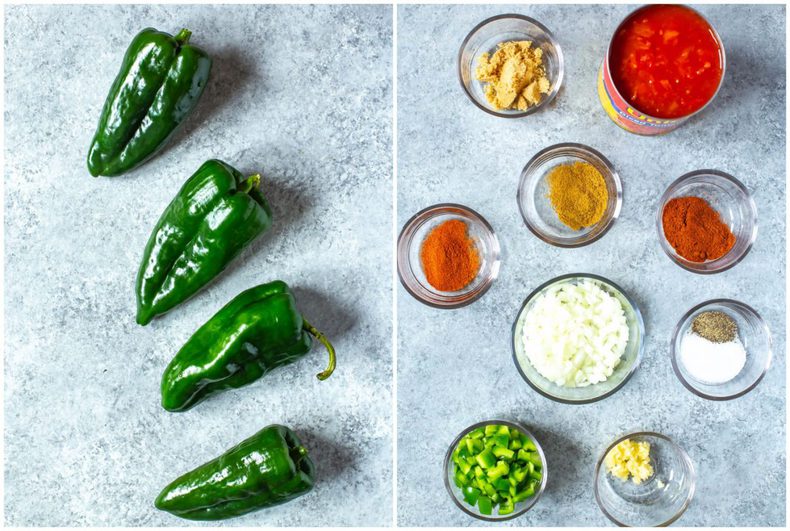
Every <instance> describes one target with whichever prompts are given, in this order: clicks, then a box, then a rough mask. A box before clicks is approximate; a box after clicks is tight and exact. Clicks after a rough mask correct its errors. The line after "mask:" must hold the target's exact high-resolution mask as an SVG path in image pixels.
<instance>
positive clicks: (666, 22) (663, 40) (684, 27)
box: [609, 4, 724, 119]
mask: <svg viewBox="0 0 790 531" xmlns="http://www.w3.org/2000/svg"><path fill="white" fill-rule="evenodd" d="M722 55H723V54H722V50H721V49H720V46H719V41H718V39H717V38H716V36H715V33H714V31H713V29H712V28H711V26H710V24H708V22H707V21H706V20H705V19H704V18H702V17H701V16H700V15H699V14H698V13H697V12H696V11H694V10H692V9H690V8H688V7H685V6H682V5H660V4H659V5H649V6H646V7H643V8H641V9H639V10H638V11H636V12H635V13H634V14H632V15H631V16H630V17H629V18H627V19H626V20H625V22H623V24H622V25H621V26H620V29H619V31H618V32H617V33H616V34H615V36H614V37H613V39H612V44H611V48H610V56H609V65H610V71H611V74H612V80H613V82H614V84H615V86H616V87H617V89H618V90H619V91H620V94H622V95H623V96H624V97H626V98H627V99H628V103H630V104H631V105H632V106H633V107H634V108H635V109H637V110H639V111H641V112H643V113H645V114H647V115H650V116H653V117H655V118H665V119H667V118H679V117H681V116H688V115H689V114H693V113H694V112H696V111H698V110H699V109H701V108H702V107H704V106H705V104H706V103H708V101H710V99H711V98H713V96H714V94H716V90H717V89H718V87H719V83H720V82H721V77H722V74H723V70H724V68H723V64H722Z"/></svg>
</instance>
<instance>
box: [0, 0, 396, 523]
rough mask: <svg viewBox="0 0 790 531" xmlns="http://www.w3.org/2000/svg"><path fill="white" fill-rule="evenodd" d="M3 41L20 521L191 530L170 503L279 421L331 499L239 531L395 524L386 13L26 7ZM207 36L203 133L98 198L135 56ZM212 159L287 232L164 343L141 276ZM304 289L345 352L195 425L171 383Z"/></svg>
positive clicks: (264, 385)
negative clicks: (329, 368)
mask: <svg viewBox="0 0 790 531" xmlns="http://www.w3.org/2000/svg"><path fill="white" fill-rule="evenodd" d="M5 13H6V15H5V16H6V30H5V31H6V33H5V46H6V48H5V53H6V63H5V86H6V95H5V97H6V100H5V139H6V144H5V148H6V151H5V161H6V170H5V176H4V177H5V272H6V282H5V318H6V321H5V373H4V374H5V389H4V398H5V463H4V466H5V523H6V525H13V526H40V525H46V526H63V525H75V526H83V525H90V526H110V525H112V526H138V525H146V526H159V525H166V526H174V525H190V523H189V522H188V521H184V520H180V519H178V518H175V517H173V516H170V515H169V514H166V513H162V512H158V511H156V510H155V509H154V508H153V506H152V503H153V500H154V498H155V497H156V495H157V494H158V493H159V490H160V489H161V488H162V487H163V486H164V485H165V484H167V483H168V482H169V481H170V480H172V479H174V478H175V477H176V476H177V475H179V474H181V473H182V472H186V471H187V470H189V469H191V468H193V467H194V466H196V465H199V464H201V463H202V462H204V461H206V460H208V459H210V458H213V457H214V456H216V455H218V454H219V453H221V452H223V451H224V450H226V449H227V448H229V447H230V446H232V445H234V444H235V443H237V442H239V441H241V440H242V439H244V438H246V437H248V436H249V435H252V434H253V433H255V432H256V431H257V430H258V429H260V428H262V427H263V426H265V425H268V424H271V423H275V422H276V423H284V424H287V425H290V426H292V427H293V428H294V429H296V430H297V432H298V433H300V434H302V435H303V438H304V439H305V440H306V443H307V446H308V447H309V449H310V450H311V453H312V455H313V457H314V459H315V461H316V464H317V468H318V481H317V484H316V487H315V489H314V491H313V492H311V493H310V494H308V495H306V496H304V497H303V498H300V499H298V500H295V501H293V502H291V503H289V504H287V505H283V506H279V507H276V508H272V509H270V510H266V511H261V512H257V513H253V514H250V515H247V516H245V517H242V518H237V519H235V520H229V521H227V522H226V524H227V525H247V526H288V525H300V526H319V525H337V526H341V525H365V526H373V525H389V524H390V523H391V521H392V514H391V513H392V511H391V507H392V505H391V503H392V489H391V486H392V478H391V469H392V467H391V462H392V453H391V450H392V445H391V440H392V434H391V415H390V412H391V348H390V347H391V333H392V325H391V307H392V303H391V300H392V298H391V297H392V282H391V274H390V263H391V258H392V255H391V246H390V244H391V242H390V234H391V213H392V210H391V208H392V205H391V203H392V202H391V183H392V178H391V169H392V165H391V122H392V120H391V101H392V97H391V82H390V81H391V57H392V48H391V46H392V20H391V18H392V16H391V13H392V8H391V7H390V6H374V7H371V6H318V7H315V6H297V7H293V6H209V5H205V6H177V5H171V6H109V7H100V6H92V7H87V6H81V7H80V6H76V7H75V6H62V7H52V6H37V7H26V6H13V7H7V8H6V11H5ZM149 25H150V26H154V27H156V28H159V29H162V30H166V31H170V32H175V31H177V30H178V29H179V28H181V27H188V28H190V29H191V30H192V31H193V37H192V41H193V42H194V43H195V44H196V45H199V46H202V47H204V48H205V49H206V50H207V51H208V52H209V53H210V54H211V55H212V56H213V58H214V61H215V62H214V71H213V73H212V78H211V81H210V83H209V86H208V88H207V90H206V93H205V94H204V96H203V100H202V101H201V102H200V104H199V106H198V109H197V110H196V114H195V115H193V116H192V117H191V118H190V119H189V120H188V122H187V123H186V124H184V128H183V129H182V130H181V131H180V132H179V133H177V135H176V138H175V140H174V141H173V142H172V143H171V144H170V147H168V148H167V149H166V151H165V152H164V153H163V154H162V155H161V156H159V157H157V158H156V159H154V160H152V161H151V162H149V163H148V164H146V165H144V166H142V167H141V168H139V169H138V170H136V171H134V172H133V173H131V174H129V175H126V176H121V177H117V178H114V179H107V178H99V179H94V178H92V177H91V176H90V175H89V174H88V171H87V169H86V167H85V156H86V153H87V149H88V145H89V142H90V140H91V137H92V135H93V132H94V129H95V127H96V122H97V119H98V116H99V112H100V110H101V106H102V103H103V101H104V98H105V95H106V93H107V90H108V88H109V86H110V84H111V82H112V79H113V78H114V76H115V74H116V72H117V69H118V66H119V63H120V60H121V57H122V56H123V53H124V51H125V49H126V46H127V44H128V43H129V41H130V40H131V38H132V37H133V36H134V34H135V33H136V32H137V31H139V30H140V29H142V28H143V27H146V26H149ZM211 157H218V158H222V159H224V160H226V161H227V162H229V163H231V164H233V165H235V166H236V167H238V168H239V169H240V170H242V171H243V172H244V173H252V172H258V171H260V172H262V173H263V174H264V176H265V178H264V184H263V189H264V192H265V193H266V195H267V196H268V198H269V199H270V201H271V203H272V205H273V209H274V217H275V222H274V223H275V225H274V227H273V229H272V230H271V232H270V233H268V234H266V235H265V236H263V237H262V238H261V239H260V240H259V241H257V242H256V243H255V244H254V245H252V247H251V248H250V249H248V250H247V251H246V252H245V253H244V254H243V256H242V257H241V258H240V259H239V260H238V261H237V262H236V263H235V264H233V265H232V266H231V267H230V268H229V270H228V271H226V273H225V274H224V275H222V276H221V277H220V278H219V279H218V280H217V281H216V282H215V283H214V284H212V285H211V286H210V287H209V288H208V289H206V290H205V291H203V292H202V293H200V294H199V295H198V296H196V297H195V298H194V299H192V300H191V301H190V302H188V303H187V304H184V305H183V306H181V307H179V308H177V309H176V310H174V311H173V312H172V313H171V314H169V315H167V316H165V317H163V318H160V319H157V320H155V322H153V323H152V324H151V325H149V326H148V327H145V328H143V327H140V326H138V325H136V324H135V323H134V312H135V299H134V278H135V274H136V272H137V266H138V263H139V260H140V256H141V253H142V251H143V247H144V245H145V242H146V240H147V238H148V235H149V233H150V231H151V228H152V226H153V224H154V223H155V221H156V219H157V218H158V216H159V215H160V213H161V212H162V210H163V208H164V207H165V205H167V203H168V202H169V201H170V200H171V198H172V197H173V195H174V194H175V192H176V191H177V190H178V188H179V187H180V186H181V184H182V183H183V181H184V180H185V179H186V178H187V177H189V175H191V173H192V172H193V171H194V170H196V169H197V168H198V166H199V165H200V164H201V163H202V162H203V161H204V160H206V159H208V158H211ZM275 278H282V279H283V280H286V281H287V282H289V283H290V284H291V285H292V286H293V288H294V290H295V291H296V297H297V302H298V304H299V305H300V307H301V309H302V310H303V312H304V313H305V315H307V316H308V318H309V319H310V320H311V321H312V322H313V324H315V325H316V326H317V327H319V328H322V329H323V330H324V331H325V332H326V333H327V335H328V336H329V337H330V338H331V339H332V340H333V341H334V343H335V346H336V347H337V351H338V356H339V360H338V368H337V372H336V373H335V375H334V376H332V378H330V379H329V380H327V381H325V382H319V381H318V380H317V379H316V378H315V374H316V373H317V372H319V371H320V370H321V369H322V368H323V367H324V364H325V362H326V357H325V353H324V352H323V351H322V349H320V348H316V349H315V350H314V351H313V352H312V353H310V354H309V355H308V356H306V357H305V358H303V359H302V360H300V361H299V362H298V363H296V364H294V365H291V366H289V367H286V368H282V369H279V370H278V371H276V372H274V373H272V374H270V375H268V376H267V377H266V378H265V379H263V380H261V381H259V382H257V383H256V384H254V385H251V386H248V387H246V388H243V389H240V390H235V391H230V392H226V393H224V394H223V395H220V396H217V397H215V398H213V399H211V400H209V401H207V402H205V403H203V404H201V405H199V406H198V407H196V408H195V409H193V410H191V411H189V412H187V413H183V414H172V413H167V412H165V411H164V410H163V409H162V408H161V407H160V406H159V381H160V377H161V374H162V371H163V369H164V368H165V366H166V364H167V363H168V361H169V360H170V358H171V357H172V355H173V354H174V353H175V352H176V351H177V349H178V348H179V347H180V345H181V344H182V343H183V342H184V341H185V340H186V339H187V338H188V337H189V335H190V334H191V333H192V332H193V331H194V330H195V329H196V328H197V327H198V326H199V325H200V324H202V323H203V322H204V321H205V320H206V319H208V318H209V317H210V316H211V315H212V314H213V313H214V312H215V311H216V310H218V309H219V308H220V307H221V306H222V305H223V304H224V303H225V302H227V301H228V300H230V298H232V297H233V296H235V295H236V294H237V293H239V292H240V291H242V290H244V289H246V288H248V287H250V286H253V285H255V284H259V283H261V282H265V281H268V280H272V279H275Z"/></svg>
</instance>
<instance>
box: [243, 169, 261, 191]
mask: <svg viewBox="0 0 790 531" xmlns="http://www.w3.org/2000/svg"><path fill="white" fill-rule="evenodd" d="M260 185H261V174H260V173H256V174H255V175H250V176H249V177H247V178H246V179H244V180H243V181H241V182H240V183H239V186H238V191H239V192H241V193H242V194H248V193H250V190H252V189H253V188H258V186H260Z"/></svg>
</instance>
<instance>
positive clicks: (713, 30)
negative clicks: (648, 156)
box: [604, 4, 727, 136]
mask: <svg viewBox="0 0 790 531" xmlns="http://www.w3.org/2000/svg"><path fill="white" fill-rule="evenodd" d="M653 5H656V4H645V5H642V6H639V7H637V8H636V9H634V10H633V11H631V12H630V13H628V14H627V15H626V16H625V17H624V18H623V20H621V21H620V23H619V24H618V25H617V28H615V30H614V32H613V33H612V37H611V38H610V39H609V44H607V45H606V55H605V56H604V61H606V64H607V67H609V71H610V72H611V65H610V64H609V58H610V57H611V55H612V41H614V36H615V35H617V33H618V32H619V31H620V28H622V27H623V25H624V24H625V23H626V22H628V20H629V19H630V18H631V17H633V16H634V15H636V14H637V13H638V12H640V11H641V10H643V9H645V8H648V7H650V6H653ZM673 5H680V6H682V7H684V8H686V9H688V10H690V11H693V12H694V13H696V14H697V15H698V16H699V17H700V18H701V19H702V20H704V21H705V23H706V24H707V25H708V28H710V30H711V33H713V36H714V37H715V38H716V42H717V43H718V44H719V53H720V54H721V78H720V79H719V86H718V87H716V92H714V93H713V95H712V96H711V97H710V99H709V100H708V101H707V102H706V103H705V105H703V106H702V107H700V108H699V109H697V110H696V111H694V112H693V113H691V114H687V115H686V116H678V117H677V118H659V117H658V116H651V115H649V114H647V113H646V112H643V111H640V110H639V109H636V107H635V106H634V109H636V110H637V111H639V112H640V113H642V114H644V115H645V116H646V117H648V118H652V119H654V120H673V121H677V122H684V121H686V120H688V119H689V118H691V117H692V116H695V115H697V114H699V113H701V112H702V111H704V110H705V109H706V108H707V107H708V105H710V104H711V103H712V102H713V100H715V99H716V96H718V95H719V91H720V90H721V86H722V85H723V84H724V76H725V74H726V73H727V54H726V52H725V51H724V42H723V41H722V40H721V37H720V36H719V32H717V31H716V28H715V27H713V24H711V23H710V20H708V19H707V18H706V17H705V15H703V14H702V13H700V12H699V11H698V10H696V9H694V8H693V7H691V6H689V5H687V4H673ZM612 88H614V90H615V92H617V95H618V96H620V97H621V98H622V99H623V101H625V102H627V103H628V104H629V105H631V102H629V101H628V99H627V98H625V97H624V96H623V95H622V94H621V93H620V89H619V88H617V85H616V84H615V82H614V79H612ZM672 131H673V129H670V130H668V131H666V132H665V133H663V134H666V133H670V132H672ZM643 136H650V135H643Z"/></svg>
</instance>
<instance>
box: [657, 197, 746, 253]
mask: <svg viewBox="0 0 790 531" xmlns="http://www.w3.org/2000/svg"><path fill="white" fill-rule="evenodd" d="M661 221H662V225H663V227H664V236H665V237H666V239H667V241H668V242H669V244H670V245H671V246H672V247H673V248H674V249H675V252H677V253H678V254H679V255H680V256H682V257H683V258H685V259H686V260H689V261H691V262H705V261H706V260H716V259H717V258H721V257H722V256H724V255H725V254H727V252H728V251H729V250H730V249H732V246H733V245H735V236H734V235H733V233H732V232H731V231H730V229H729V227H727V225H725V224H724V223H723V222H722V221H721V216H719V213H718V212H716V210H715V209H714V208H713V207H712V206H710V204H709V203H708V202H707V201H705V200H704V199H702V198H701V197H676V198H675V199H672V200H670V201H669V202H668V203H667V204H666V205H665V206H664V211H663V212H662V214H661Z"/></svg>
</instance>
